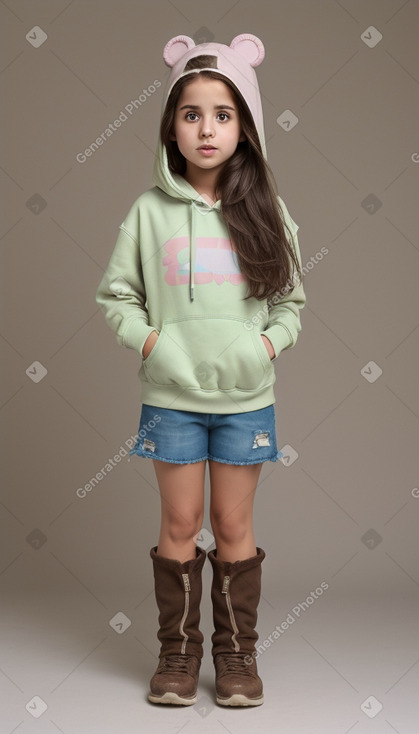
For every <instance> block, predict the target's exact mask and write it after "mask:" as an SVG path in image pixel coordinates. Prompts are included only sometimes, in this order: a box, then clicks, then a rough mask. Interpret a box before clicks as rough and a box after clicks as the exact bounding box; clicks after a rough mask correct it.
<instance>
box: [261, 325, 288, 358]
mask: <svg viewBox="0 0 419 734" xmlns="http://www.w3.org/2000/svg"><path fill="white" fill-rule="evenodd" d="M261 334H264V335H265V336H267V337H268V339H269V341H270V342H271V344H272V346H273V348H274V351H275V357H274V358H273V359H271V362H274V361H275V360H276V359H277V358H278V357H279V355H280V353H281V352H282V350H283V349H287V348H288V347H291V346H292V337H291V334H290V333H289V331H288V329H287V328H286V326H283V325H282V324H274V325H273V326H270V327H269V329H266V331H262V332H261Z"/></svg>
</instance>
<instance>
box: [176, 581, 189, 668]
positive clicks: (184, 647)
mask: <svg viewBox="0 0 419 734" xmlns="http://www.w3.org/2000/svg"><path fill="white" fill-rule="evenodd" d="M182 578H183V585H184V588H185V609H184V612H183V617H182V619H181V622H180V626H179V632H180V634H181V635H183V637H184V640H183V642H182V648H181V654H182V655H184V654H185V650H186V643H187V641H188V635H187V634H186V632H185V630H184V629H183V625H184V624H185V620H186V617H187V616H188V611H189V592H190V590H191V585H190V582H189V575H188V574H187V573H183V574H182Z"/></svg>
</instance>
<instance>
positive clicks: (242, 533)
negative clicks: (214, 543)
mask: <svg viewBox="0 0 419 734" xmlns="http://www.w3.org/2000/svg"><path fill="white" fill-rule="evenodd" d="M210 519H211V527H212V530H213V533H214V535H215V538H216V539H218V540H219V541H222V542H223V543H226V544H229V543H231V544H237V543H240V542H242V541H243V540H244V539H245V538H246V536H247V534H248V533H249V524H248V523H247V522H245V521H241V520H240V519H238V518H237V517H236V518H232V516H227V517H220V516H219V515H217V513H211V516H210Z"/></svg>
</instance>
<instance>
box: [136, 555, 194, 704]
mask: <svg viewBox="0 0 419 734" xmlns="http://www.w3.org/2000/svg"><path fill="white" fill-rule="evenodd" d="M157 548H158V546H154V547H153V548H151V550H150V556H151V558H152V560H153V571H154V581H155V584H154V586H155V595H156V601H157V605H158V608H159V611H160V614H159V625H160V629H159V631H158V632H157V637H158V639H159V640H160V642H161V649H160V654H159V660H160V661H159V665H158V667H157V670H156V672H155V673H154V675H153V677H152V679H151V681H150V693H149V695H148V700H149V701H151V702H152V703H171V704H181V705H184V706H191V705H192V704H194V703H196V701H197V687H198V675H199V669H200V666H201V659H202V656H203V647H202V643H203V641H204V636H203V634H202V632H201V631H200V630H199V622H200V618H201V614H200V610H199V605H200V601H201V595H202V578H201V572H202V566H203V565H204V561H205V558H206V552H205V551H204V550H203V549H202V548H199V547H198V546H196V557H195V558H194V559H191V560H188V561H185V562H184V563H181V562H180V561H176V560H174V559H172V558H165V557H164V556H160V555H158V554H157Z"/></svg>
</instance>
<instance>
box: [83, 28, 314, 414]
mask: <svg viewBox="0 0 419 734" xmlns="http://www.w3.org/2000/svg"><path fill="white" fill-rule="evenodd" d="M201 54H210V55H212V56H216V57H217V66H216V68H215V67H211V70H212V71H219V72H220V73H222V74H224V76H226V77H228V78H229V79H231V80H232V81H233V82H234V84H235V85H236V86H237V88H238V89H239V91H240V92H241V94H242V95H243V97H244V99H245V101H246V103H247V104H248V106H249V109H250V111H251V114H252V116H253V119H254V122H255V125H256V129H257V131H258V134H259V140H260V143H261V148H262V151H263V155H264V157H265V158H266V146H265V136H264V130H263V116H262V105H261V99H260V93H259V87H258V82H257V77H256V73H255V71H254V67H256V66H258V65H259V64H260V63H261V62H262V60H263V58H264V48H263V44H262V42H261V41H260V39H258V38H257V37H256V36H254V35H252V34H250V33H243V34H241V35H239V36H236V37H235V38H234V39H233V41H232V42H231V44H230V46H226V45H224V44H220V43H203V44H200V45H199V46H196V45H195V42H194V41H193V39H191V38H189V37H188V36H176V37H175V38H172V39H171V40H170V41H169V42H168V43H167V44H166V46H165V48H164V52H163V57H164V60H165V63H166V64H167V65H168V66H169V67H170V68H171V72H170V75H169V78H168V80H167V83H166V88H165V92H164V94H163V102H162V111H163V110H164V108H165V105H166V101H167V98H168V96H169V93H170V91H171V89H172V87H173V85H174V83H175V82H176V81H177V79H179V78H180V77H181V76H183V75H184V74H189V73H191V71H187V72H184V67H185V65H186V63H187V61H188V60H189V59H190V58H192V57H194V56H198V55H201ZM197 71H198V70H197ZM192 73H193V70H192ZM153 184H154V186H153V188H151V189H149V190H148V191H146V192H144V193H143V194H141V196H139V198H138V199H137V200H136V201H135V202H134V203H133V204H132V206H131V208H130V210H129V211H128V213H127V215H126V217H125V219H124V221H123V222H122V224H121V225H120V227H119V234H118V237H117V241H116V245H115V248H114V251H113V253H112V255H111V257H110V260H109V262H108V265H107V268H106V270H105V273H104V275H103V278H102V280H101V282H100V284H99V287H98V289H97V293H96V302H97V303H98V304H99V305H100V307H101V309H102V311H103V313H104V316H105V319H106V322H107V324H108V326H109V327H110V328H111V329H112V330H113V331H114V332H115V334H116V339H117V342H118V343H119V344H120V345H122V346H124V347H128V348H130V349H134V350H136V351H137V352H138V353H139V354H140V355H141V357H142V349H143V346H144V343H145V342H146V340H147V338H148V336H149V334H150V333H151V332H152V331H157V332H158V334H159V336H158V339H157V342H156V343H155V345H154V347H153V349H152V350H151V352H150V354H149V355H148V357H147V358H146V359H144V358H142V362H141V367H140V369H139V371H138V377H139V379H140V381H141V386H142V392H141V400H142V402H143V403H146V404H149V405H153V406H155V407H161V408H172V409H176V410H187V411H197V412H201V413H242V412H248V411H252V410H259V409H261V408H265V407H267V406H268V405H271V404H272V403H275V393H274V383H275V381H276V376H275V369H274V365H273V362H274V361H275V360H276V359H277V358H278V357H279V355H280V353H281V352H282V351H283V350H285V349H290V348H291V347H293V346H294V345H295V343H296V340H297V336H298V333H299V332H300V331H301V321H300V314H299V311H300V309H302V308H303V307H304V305H305V301H306V297H305V293H304V289H303V286H302V284H299V282H298V281H295V280H294V281H293V283H292V285H294V284H295V283H297V284H296V285H294V289H293V290H292V291H290V290H288V293H287V294H285V295H282V294H279V295H278V296H276V297H273V298H270V299H265V300H258V299H256V298H249V299H247V300H246V301H245V300H242V299H243V298H244V297H245V296H246V295H247V287H246V281H245V279H244V277H243V276H242V274H241V272H240V269H239V267H238V262H237V258H236V255H235V252H234V251H233V250H232V247H231V242H230V237H229V232H228V228H227V225H226V223H225V221H224V218H223V216H222V214H221V201H220V200H218V201H216V202H215V203H214V204H213V205H212V206H211V205H210V204H209V203H208V202H207V201H206V200H205V199H204V198H203V197H202V196H200V195H199V194H198V192H197V191H196V190H195V189H194V188H193V187H192V186H191V185H190V184H189V183H188V182H187V181H186V179H185V178H184V177H183V176H180V175H178V174H172V173H171V172H170V170H169V167H168V161H167V153H166V149H165V147H164V145H163V144H162V142H161V140H160V137H159V141H158V145H157V153H156V157H155V164H154V171H153ZM278 203H279V211H280V215H281V217H282V221H283V222H284V224H285V225H287V227H288V231H289V233H290V234H289V241H290V242H291V244H292V246H293V248H294V252H295V253H296V255H297V259H298V261H299V263H300V266H301V255H300V250H299V244H298V239H297V230H298V225H297V224H296V223H295V222H294V220H293V219H292V218H291V216H290V214H289V212H288V209H287V207H286V205H285V203H284V201H283V200H282V199H281V197H280V196H278ZM285 231H286V233H287V228H286V229H285ZM287 236H288V234H287ZM262 334H264V335H265V336H266V337H268V339H269V340H270V342H271V344H272V346H273V348H274V351H275V356H274V358H273V359H272V360H271V359H270V357H269V354H268V351H267V349H266V347H265V343H264V341H263V339H262V338H261V335H262Z"/></svg>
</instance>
